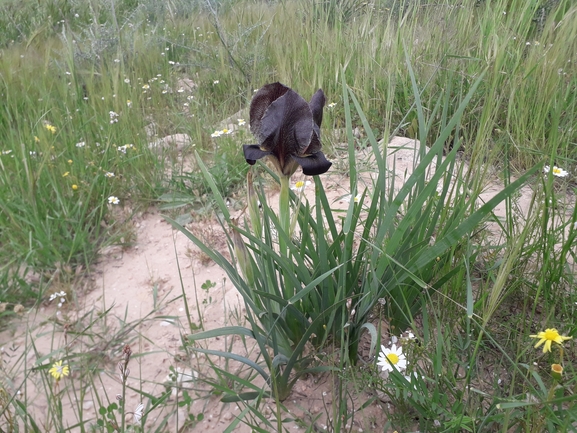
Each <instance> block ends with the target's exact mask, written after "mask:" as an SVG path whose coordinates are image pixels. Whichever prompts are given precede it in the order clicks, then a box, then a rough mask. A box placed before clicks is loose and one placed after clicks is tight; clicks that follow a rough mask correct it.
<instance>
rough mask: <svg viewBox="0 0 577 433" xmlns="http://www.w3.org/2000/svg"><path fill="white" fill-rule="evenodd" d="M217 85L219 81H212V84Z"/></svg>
mask: <svg viewBox="0 0 577 433" xmlns="http://www.w3.org/2000/svg"><path fill="white" fill-rule="evenodd" d="M218 83H220V81H218V80H214V81H213V82H212V84H218Z"/></svg>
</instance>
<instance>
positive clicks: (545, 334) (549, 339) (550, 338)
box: [529, 328, 573, 353]
mask: <svg viewBox="0 0 577 433" xmlns="http://www.w3.org/2000/svg"><path fill="white" fill-rule="evenodd" d="M529 337H531V338H539V341H538V342H537V344H535V347H539V346H541V345H542V344H543V343H545V345H544V346H543V353H545V352H551V344H552V343H553V342H555V343H557V344H560V345H562V344H563V342H564V341H565V340H570V339H571V338H573V337H565V336H563V335H560V334H559V332H558V331H557V330H556V329H555V328H548V329H545V331H541V332H539V333H538V334H537V335H530V336H529Z"/></svg>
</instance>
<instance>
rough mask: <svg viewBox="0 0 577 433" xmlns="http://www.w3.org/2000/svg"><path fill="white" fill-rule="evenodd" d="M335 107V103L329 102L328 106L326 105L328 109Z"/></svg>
mask: <svg viewBox="0 0 577 433" xmlns="http://www.w3.org/2000/svg"><path fill="white" fill-rule="evenodd" d="M336 106H337V103H336V102H331V103H330V104H329V105H327V107H328V108H334V107H336Z"/></svg>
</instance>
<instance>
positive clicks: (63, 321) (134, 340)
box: [0, 139, 531, 432]
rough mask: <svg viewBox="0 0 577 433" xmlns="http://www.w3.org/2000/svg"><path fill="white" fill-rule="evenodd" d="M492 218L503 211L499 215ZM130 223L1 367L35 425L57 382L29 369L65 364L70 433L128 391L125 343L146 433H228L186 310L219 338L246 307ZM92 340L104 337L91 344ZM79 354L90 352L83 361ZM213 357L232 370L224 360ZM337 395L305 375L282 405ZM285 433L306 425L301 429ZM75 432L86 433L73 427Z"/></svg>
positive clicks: (321, 408)
mask: <svg viewBox="0 0 577 433" xmlns="http://www.w3.org/2000/svg"><path fill="white" fill-rule="evenodd" d="M393 145H394V146H392V147H391V148H394V147H395V146H408V149H406V150H396V151H394V153H392V154H391V157H390V158H392V159H391V160H390V162H391V163H392V161H393V159H394V160H395V164H396V172H397V173H398V176H399V178H400V179H402V178H403V177H404V176H408V175H409V174H410V173H411V171H412V168H413V164H414V158H413V156H414V148H412V146H413V142H411V140H409V139H396V140H395V141H394V142H393ZM391 165H392V164H391ZM323 180H324V183H325V184H326V185H327V186H328V189H329V191H330V192H329V196H330V198H331V199H332V200H333V201H334V203H335V206H337V207H338V206H342V207H344V206H346V205H347V203H346V200H345V199H343V197H345V196H346V195H347V194H348V191H347V190H346V188H347V187H348V184H349V180H348V177H346V174H330V175H327V176H326V177H323ZM500 188H501V186H500V185H499V184H494V185H490V186H489V187H488V189H487V192H486V199H488V197H490V196H491V195H492V194H495V193H496V192H497V191H499V190H500ZM523 194H524V195H528V197H530V194H531V191H530V190H529V189H528V188H526V189H524V191H523ZM306 195H307V196H308V198H309V200H314V187H313V186H312V185H311V186H310V187H309V188H307V189H306ZM272 200H273V201H274V198H272ZM500 207H501V208H502V206H500ZM497 212H504V209H501V210H499V209H498V210H497ZM132 224H133V225H134V231H135V235H136V236H135V242H134V244H133V246H132V247H130V248H128V249H122V248H120V247H113V248H107V249H105V250H104V251H103V253H102V256H101V258H100V260H99V262H98V263H97V264H96V266H95V267H94V269H93V271H92V272H91V274H90V276H89V278H88V280H83V281H82V282H78V283H77V284H78V285H77V287H73V288H71V290H70V291H69V294H68V295H67V297H66V302H65V303H64V305H62V306H61V307H58V306H57V302H58V299H56V300H55V301H53V302H51V303H46V304H45V305H43V306H42V307H41V308H40V309H37V310H34V311H29V312H27V313H26V314H25V315H24V318H23V321H22V323H20V324H19V325H18V326H16V327H15V328H13V329H10V330H8V331H6V332H3V333H2V334H1V335H0V342H1V343H0V345H1V346H2V355H3V358H2V359H3V361H4V363H5V365H6V366H7V368H6V370H7V371H8V372H11V373H12V374H13V379H12V377H11V378H10V379H9V386H10V387H11V388H12V389H14V390H17V391H18V392H20V394H21V395H23V394H25V393H26V394H27V396H28V401H30V402H31V405H30V406H29V407H28V410H29V411H30V412H31V413H32V414H34V416H35V418H36V419H37V420H38V422H45V423H46V424H45V426H49V425H50V424H49V423H48V421H42V420H43V419H44V418H43V417H44V415H43V414H45V413H47V405H48V401H47V399H46V398H45V395H46V394H48V393H49V392H46V389H47V388H50V387H51V386H53V385H52V384H51V382H50V381H46V380H44V381H43V380H41V379H42V377H44V378H47V377H48V374H47V371H46V369H44V370H42V371H38V370H31V368H32V367H33V366H39V365H44V366H47V365H49V362H50V360H54V359H65V360H66V359H69V364H70V366H71V369H72V372H71V376H70V377H67V378H65V379H63V380H62V383H61V385H60V388H61V389H62V391H63V392H62V394H59V395H60V396H61V397H59V398H61V401H62V404H63V407H62V411H63V418H64V420H65V424H66V425H69V426H73V425H74V424H75V423H77V422H78V419H77V417H78V409H77V408H78V407H82V408H83V419H85V420H86V419H91V420H93V421H92V422H95V420H96V419H97V418H98V417H99V414H98V410H99V408H100V407H101V406H107V405H108V403H109V402H114V401H116V395H117V394H119V393H121V390H122V387H121V384H120V380H119V371H118V367H117V364H118V362H120V361H121V358H122V350H123V348H124V346H125V345H129V346H130V348H131V350H132V352H133V355H132V358H131V360H130V363H129V368H130V374H129V379H128V386H129V389H128V390H127V393H126V396H125V401H126V408H127V409H126V411H127V412H130V411H134V410H136V407H137V406H138V404H139V403H140V402H143V403H144V404H145V414H146V415H145V416H146V421H147V422H146V425H147V428H146V431H148V428H152V426H158V425H159V424H160V423H161V422H163V421H166V427H165V430H163V431H171V432H176V431H188V432H201V431H215V432H222V431H224V429H225V428H226V426H228V425H229V424H231V422H233V421H234V419H235V417H236V416H237V415H238V414H239V413H240V411H241V409H239V407H237V406H236V405H235V404H222V403H220V401H219V396H218V395H216V394H215V393H213V392H211V387H210V386H208V385H207V384H206V383H203V381H199V380H197V377H198V375H200V376H201V377H203V378H206V377H208V376H211V377H214V374H213V373H212V370H211V366H210V364H209V362H208V360H207V358H206V357H205V356H204V355H199V356H198V357H197V358H196V359H190V358H189V357H187V356H186V354H185V351H184V350H183V349H182V340H183V338H186V335H187V334H189V333H190V332H191V330H190V323H189V320H188V319H187V315H186V311H187V304H188V311H189V312H190V322H191V323H192V324H193V326H200V324H201V322H202V326H203V328H204V329H207V330H208V329H215V328H218V327H221V326H225V325H237V324H242V322H243V316H244V306H243V304H242V302H241V299H240V296H239V295H238V293H237V291H236V289H235V288H234V287H233V286H232V284H231V283H230V282H229V281H228V280H227V278H226V276H225V274H224V272H223V271H222V270H221V269H220V268H219V267H217V266H216V265H215V264H214V263H208V264H205V263H203V260H202V256H201V255H200V254H199V252H198V250H197V249H196V247H195V246H194V245H193V244H192V243H191V242H190V241H189V240H188V239H187V238H186V237H185V236H184V235H183V234H182V233H180V232H178V231H175V230H173V228H172V226H171V225H170V224H169V223H167V222H166V221H165V220H164V218H163V217H162V215H161V214H160V213H159V212H158V211H157V210H155V209H150V210H148V211H147V212H145V213H143V214H140V215H137V216H136V217H135V218H134V219H133V221H132ZM207 224H208V225H210V227H208V226H207ZM196 228H197V229H199V226H198V225H197V226H196ZM200 228H202V229H207V228H210V229H211V233H213V234H214V238H213V240H215V247H216V248H219V249H222V250H223V251H224V250H226V245H225V244H224V243H221V244H220V245H219V244H218V242H217V241H218V239H219V238H220V239H223V235H222V232H220V236H219V230H220V228H219V227H218V226H216V225H212V223H206V224H205V225H204V227H200ZM193 229H194V228H193ZM207 282H208V283H207ZM203 285H204V286H203ZM73 293H75V295H73ZM185 297H186V302H185ZM105 312H106V313H105ZM90 333H93V334H97V336H95V337H89V336H87V335H88V334H90ZM250 344H251V343H250V341H247V343H246V345H245V344H243V342H242V341H241V339H239V338H231V339H224V338H220V339H213V340H211V341H209V342H207V343H206V347H208V348H210V349H215V350H232V351H235V353H237V352H236V351H238V352H239V353H242V354H244V353H246V352H247V351H248V352H249V353H250V352H251V350H252V347H251V346H250ZM252 353H254V351H253V352H252ZM80 354H86V355H87V356H86V359H83V358H82V357H81V356H79V355H80ZM24 357H25V359H24ZM211 359H212V361H213V362H215V363H216V364H217V365H219V366H221V367H225V364H224V361H223V360H222V359H218V358H215V357H213V358H211ZM91 368H95V371H98V373H97V374H96V376H97V377H96V378H95V379H94V382H93V384H92V385H91V386H89V387H88V389H87V392H86V393H85V394H84V395H81V394H79V393H76V394H74V393H72V392H71V389H72V386H71V385H70V383H74V381H75V380H79V378H80V377H81V376H82V375H83V373H85V372H86V371H88V370H87V369H91ZM228 369H229V371H231V372H233V373H235V374H239V375H242V374H244V373H246V370H243V371H240V370H239V365H234V364H231V365H229V366H228ZM171 373H172V378H171V377H170V375H171ZM177 387H178V388H180V391H177V389H176V388H177ZM165 389H168V390H169V391H170V390H171V393H170V397H169V400H168V401H169V402H173V403H177V402H178V401H181V402H182V401H185V400H186V395H185V394H184V391H186V392H187V393H188V394H189V395H190V396H191V398H192V401H189V403H190V404H188V405H187V404H184V406H182V407H179V408H176V409H172V410H173V412H172V413H170V411H169V410H168V409H167V407H168V406H171V407H173V408H174V406H175V404H172V405H164V406H163V405H160V406H159V407H157V408H155V407H152V406H153V405H152V404H151V401H150V399H149V398H146V397H143V396H142V393H148V394H150V395H152V396H155V397H159V396H160V395H161V394H162V393H163V392H164V391H165ZM331 389H332V387H331V384H330V377H329V378H307V379H306V380H303V381H299V382H298V383H297V384H296V386H295V388H294V392H293V395H292V396H291V398H290V399H289V401H287V402H286V405H287V407H289V409H291V411H293V413H295V415H298V416H302V417H303V418H304V419H305V420H307V422H308V421H311V419H312V418H314V417H315V416H317V415H319V414H322V413H324V412H325V411H326V408H327V407H330V404H331V400H332V395H331ZM56 391H60V390H56ZM35 394H38V397H34V398H32V399H31V398H30V396H31V395H35ZM369 398H370V394H369V393H364V394H363V393H361V395H360V396H359V397H358V398H357V403H358V404H362V403H363V400H364V401H366V400H368V399H369ZM185 403H186V402H185ZM383 404H384V403H383V402H380V401H377V402H375V403H373V404H372V405H371V406H370V407H369V408H368V410H367V411H366V412H365V414H364V415H362V414H360V415H359V416H357V417H356V418H355V422H354V427H355V428H354V430H353V431H365V432H367V431H372V430H373V428H374V427H376V426H378V425H383V424H384V422H385V418H384V411H383ZM161 407H164V409H162V408H161ZM262 407H263V408H264V409H263V413H265V415H267V416H268V415H271V414H272V413H273V411H274V410H275V408H274V407H270V408H269V406H267V405H266V404H265V405H263V406H262ZM305 413H308V415H305ZM190 414H192V415H193V416H194V417H197V416H198V415H199V414H203V415H204V419H203V420H201V421H198V420H197V418H195V419H196V420H197V421H196V422H191V423H188V424H187V425H186V426H184V423H185V420H187V419H189V415H190ZM307 417H308V418H307ZM100 418H102V416H100ZM126 419H127V422H128V423H132V422H133V420H132V415H130V416H127V418H126ZM323 419H324V418H323V417H321V418H320V419H319V421H317V425H318V426H319V427H320V428H322V427H323V425H324V424H323V423H324V422H326V420H325V421H323ZM183 426H184V427H183ZM289 427H290V428H291V429H292V428H294V429H298V428H299V426H298V425H296V424H294V423H293V424H289ZM46 428H47V427H46ZM71 430H72V431H79V429H77V428H72V429H71ZM47 431H48V430H47ZM150 431H152V430H150ZM234 431H238V432H250V431H251V429H250V428H248V427H247V426H244V425H243V424H242V423H240V424H239V425H238V426H237V427H236V428H235V429H234Z"/></svg>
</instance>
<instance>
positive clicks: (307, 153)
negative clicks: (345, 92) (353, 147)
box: [243, 83, 332, 177]
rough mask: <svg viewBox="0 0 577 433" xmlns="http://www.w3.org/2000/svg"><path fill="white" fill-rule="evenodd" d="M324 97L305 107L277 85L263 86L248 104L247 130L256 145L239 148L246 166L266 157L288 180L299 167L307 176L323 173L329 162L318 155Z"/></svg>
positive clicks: (292, 93) (317, 95) (294, 94)
mask: <svg viewBox="0 0 577 433" xmlns="http://www.w3.org/2000/svg"><path fill="white" fill-rule="evenodd" d="M324 105H325V94H324V93H323V91H322V90H321V89H319V90H317V92H316V93H315V94H314V95H313V97H312V98H311V102H309V103H307V101H305V100H304V98H303V97H302V96H300V95H299V94H298V93H297V92H295V91H294V90H292V89H290V88H289V87H287V86H284V85H283V84H281V83H272V84H267V85H265V86H263V87H262V88H261V89H260V90H259V91H258V92H256V94H255V95H254V97H253V98H252V102H251V103H250V130H251V132H252V133H253V134H254V136H255V137H256V138H257V140H258V144H245V145H244V146H243V150H244V157H245V159H246V162H248V163H249V164H251V165H253V164H254V163H255V162H256V160H257V159H261V158H263V157H265V156H268V157H270V159H271V160H272V162H273V163H274V165H275V167H276V168H277V170H278V171H279V173H280V174H281V175H283V176H287V177H290V176H292V175H293V173H294V172H295V171H296V170H297V168H298V166H299V165H300V166H301V167H302V169H303V173H304V174H306V175H309V176H314V175H317V174H323V173H326V171H327V170H328V169H329V167H330V166H331V164H332V163H331V162H330V161H328V160H327V159H326V158H325V155H324V154H323V153H322V152H321V146H322V145H321V139H320V133H321V132H320V127H321V122H322V120H323V107H324Z"/></svg>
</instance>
